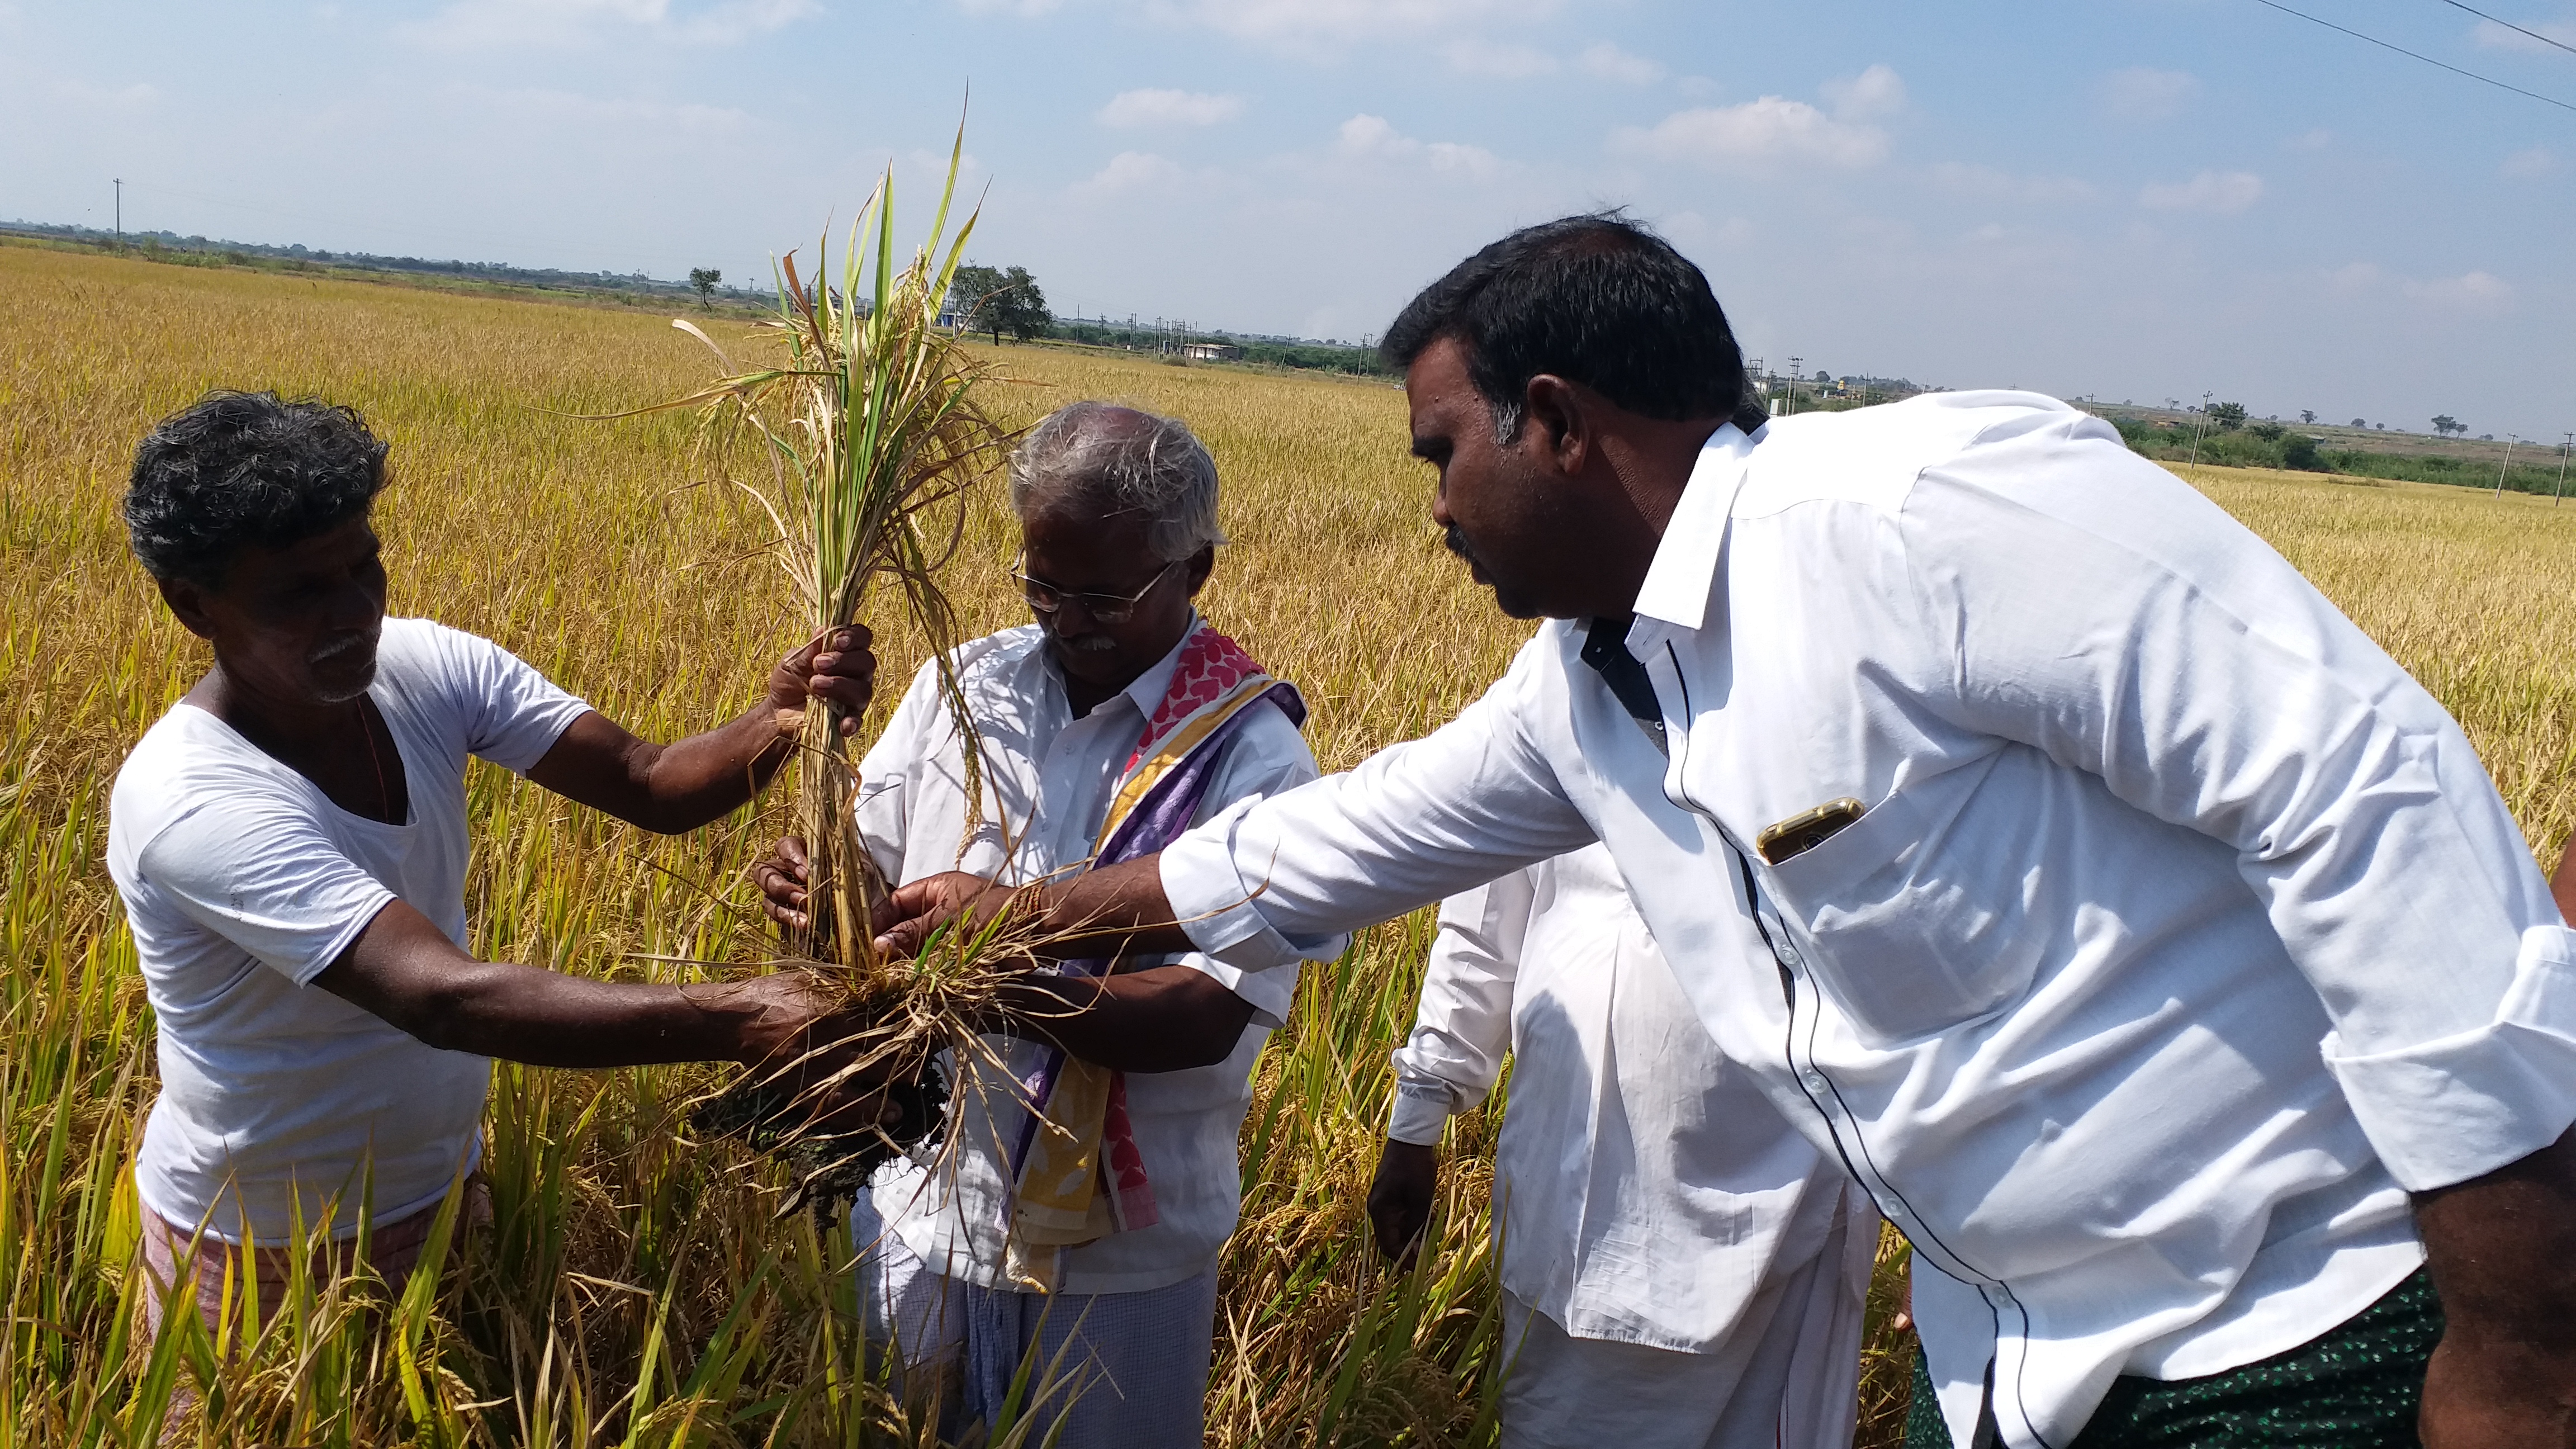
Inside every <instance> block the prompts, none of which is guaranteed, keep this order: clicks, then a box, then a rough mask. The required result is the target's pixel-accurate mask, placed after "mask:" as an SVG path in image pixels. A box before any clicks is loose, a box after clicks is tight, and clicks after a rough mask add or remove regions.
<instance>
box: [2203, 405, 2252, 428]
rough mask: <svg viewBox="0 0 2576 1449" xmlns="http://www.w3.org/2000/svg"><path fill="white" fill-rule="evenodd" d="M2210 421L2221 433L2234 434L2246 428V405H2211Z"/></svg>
mask: <svg viewBox="0 0 2576 1449" xmlns="http://www.w3.org/2000/svg"><path fill="white" fill-rule="evenodd" d="M2209 420H2210V421H2211V422H2213V423H2215V424H2217V425H2218V430H2219V431H2220V432H2222V433H2232V432H2234V431H2236V430H2237V429H2238V428H2241V427H2243V426H2245V404H2243V403H2232V402H2223V403H2211V404H2210V405H2209Z"/></svg>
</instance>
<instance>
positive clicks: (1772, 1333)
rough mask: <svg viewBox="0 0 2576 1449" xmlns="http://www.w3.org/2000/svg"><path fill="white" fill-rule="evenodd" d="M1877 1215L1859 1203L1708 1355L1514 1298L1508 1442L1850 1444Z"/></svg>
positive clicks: (1525, 1445) (1509, 1329)
mask: <svg viewBox="0 0 2576 1449" xmlns="http://www.w3.org/2000/svg"><path fill="white" fill-rule="evenodd" d="M1877 1253H1878V1215H1877V1214H1876V1213H1875V1212H1871V1211H1867V1210H1866V1209H1865V1208H1863V1209H1862V1210H1858V1211H1854V1210H1850V1209H1849V1208H1848V1207H1847V1208H1846V1210H1845V1211H1844V1212H1842V1213H1840V1214H1838V1215H1837V1217H1836V1221H1835V1224H1834V1228H1833V1231H1832V1233H1831V1234H1830V1235H1829V1236H1828V1237H1827V1238H1826V1240H1825V1242H1824V1244H1823V1246H1822V1247H1821V1248H1820V1249H1819V1250H1818V1252H1817V1253H1816V1255H1815V1256H1814V1257H1812V1258H1810V1259H1808V1260H1807V1261H1806V1263H1805V1264H1803V1265H1802V1266H1800V1267H1797V1268H1795V1269H1792V1270H1790V1271H1788V1272H1785V1273H1775V1274H1774V1275H1773V1276H1772V1277H1771V1278H1770V1279H1769V1281H1767V1282H1765V1283H1764V1284H1763V1286H1762V1289H1761V1291H1760V1292H1759V1293H1758V1294H1756V1295H1755V1297H1754V1298H1753V1300H1752V1301H1751V1302H1750V1303H1749V1304H1747V1305H1746V1307H1745V1309H1744V1316H1743V1318H1742V1319H1741V1320H1739V1322H1738V1325H1737V1327H1736V1328H1735V1330H1734V1331H1733V1332H1730V1333H1729V1334H1728V1335H1727V1336H1726V1340H1725V1342H1724V1343H1722V1344H1721V1345H1719V1346H1718V1347H1717V1348H1716V1349H1715V1350H1713V1351H1711V1352H1708V1353H1676V1352H1674V1351H1672V1350H1670V1349H1661V1348H1649V1347H1646V1346H1644V1345H1642V1344H1634V1343H1619V1342H1614V1341H1610V1340H1606V1339H1596V1338H1574V1337H1571V1336H1569V1335H1568V1334H1567V1333H1566V1331H1565V1330H1564V1329H1563V1328H1562V1327H1559V1326H1558V1325H1557V1324H1556V1322H1555V1321H1554V1320H1552V1319H1550V1318H1548V1317H1547V1316H1546V1315H1545V1314H1543V1313H1537V1312H1533V1311H1532V1310H1531V1309H1530V1307H1529V1306H1528V1305H1527V1304H1526V1303H1523V1302H1522V1301H1521V1300H1520V1299H1519V1298H1518V1297H1516V1296H1514V1295H1513V1294H1511V1293H1509V1292H1506V1293H1505V1294H1504V1295H1503V1352H1504V1353H1505V1354H1506V1355H1510V1356H1511V1360H1510V1368H1509V1370H1508V1371H1507V1373H1506V1376H1505V1378H1504V1380H1503V1404H1502V1421H1503V1422H1502V1446H1503V1449H1599V1446H1605V1445H1606V1446H1615V1449H1850V1445H1851V1442H1852V1435H1853V1433H1854V1431H1855V1430H1856V1429H1857V1427H1858V1422H1857V1421H1858V1416H1859V1403H1858V1400H1857V1398H1856V1397H1855V1395H1854V1393H1853V1375H1854V1372H1855V1366H1856V1365H1857V1364H1858V1363H1859V1360H1860V1341H1861V1320H1862V1315H1863V1312H1864V1310H1865V1309H1866V1307H1867V1304H1868V1296H1869V1279H1870V1269H1871V1266H1872V1264H1873V1263H1874V1262H1875V1261H1876V1259H1877Z"/></svg>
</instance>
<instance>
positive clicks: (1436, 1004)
mask: <svg viewBox="0 0 2576 1449" xmlns="http://www.w3.org/2000/svg"><path fill="white" fill-rule="evenodd" d="M1536 885H1537V882H1536V881H1535V879H1534V878H1533V872H1532V871H1531V870H1517V871H1514V872H1512V873H1511V874H1510V875H1507V876H1503V877H1501V878H1500V879H1497V880H1494V881H1491V882H1488V883H1487V884H1485V885H1481V886H1477V887H1476V888H1474V889H1473V890H1466V891H1461V892H1459V893H1458V894H1456V895H1454V896H1451V897H1450V898H1449V899H1447V900H1445V901H1442V902H1441V903H1440V933H1439V935H1438V937H1437V938H1435V939H1434V940H1433V941H1432V943H1431V957H1430V960H1429V961H1428V962H1427V963H1426V964H1425V966H1424V969H1423V973H1422V1001H1421V1005H1420V1006H1419V1007H1418V1008H1417V1009H1416V1010H1415V1012H1414V1017H1413V1034H1412V1035H1411V1036H1409V1037H1407V1038H1406V1039H1405V1043H1404V1045H1403V1046H1400V1047H1398V1048H1396V1051H1395V1101H1394V1104H1393V1106H1392V1108H1391V1110H1390V1111H1389V1114H1388V1122H1387V1129H1386V1135H1387V1136H1389V1137H1391V1138H1393V1139H1394V1140H1396V1141H1398V1142H1410V1143H1414V1144H1417V1145H1421V1146H1428V1145H1430V1144H1433V1143H1436V1142H1438V1141H1439V1140H1440V1129H1441V1127H1442V1125H1443V1124H1445V1123H1446V1122H1447V1121H1448V1120H1449V1118H1450V1116H1451V1115H1452V1114H1454V1113H1457V1112H1459V1111H1462V1110H1464V1109H1465V1108H1467V1107H1469V1106H1471V1105H1473V1104H1474V1103H1475V1102H1477V1101H1478V1100H1480V1099H1482V1098H1483V1097H1484V1095H1485V1094H1486V1093H1488V1092H1491V1091H1492V1090H1493V1089H1494V1082H1495V1080H1496V1079H1497V1078H1499V1077H1500V1076H1501V1075H1502V1071H1503V1054H1504V1053H1505V1052H1507V1051H1509V1050H1510V1049H1511V1044H1512V998H1513V993H1514V991H1515V989H1516V987H1517V985H1518V982H1519V978H1520V964H1521V946H1522V943H1523V942H1524V940H1525V939H1526V938H1527V936H1528V934H1529V921H1530V906H1531V904H1532V902H1533V901H1534V899H1535V898H1536Z"/></svg>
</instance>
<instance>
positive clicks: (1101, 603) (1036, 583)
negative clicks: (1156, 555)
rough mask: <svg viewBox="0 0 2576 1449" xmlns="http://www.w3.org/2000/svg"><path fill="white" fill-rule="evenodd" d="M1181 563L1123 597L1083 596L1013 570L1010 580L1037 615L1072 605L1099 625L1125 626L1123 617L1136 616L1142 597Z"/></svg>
mask: <svg viewBox="0 0 2576 1449" xmlns="http://www.w3.org/2000/svg"><path fill="white" fill-rule="evenodd" d="M1182 562H1183V561H1182V560H1180V559H1174V560H1172V561H1171V562H1170V563H1167V564H1165V565H1163V566H1162V567H1161V568H1159V569H1156V570H1155V571H1154V576H1153V577H1152V578H1150V579H1148V580H1146V581H1145V587H1143V588H1141V589H1138V590H1137V591H1136V592H1134V593H1132V594H1127V595H1124V596H1121V595H1118V594H1086V593H1081V592H1077V591H1075V590H1072V589H1059V588H1057V587H1056V586H1055V585H1053V584H1050V583H1045V582H1042V581H1040V580H1037V579H1033V578H1030V577H1029V576H1028V575H1027V574H1024V573H1021V572H1020V571H1019V570H1018V569H1016V568H1015V569H1013V570H1011V577H1012V578H1015V579H1017V580H1019V581H1020V597H1021V598H1023V599H1026V600H1028V604H1029V607H1030V608H1031V609H1034V610H1036V611H1037V612H1038V613H1041V614H1052V613H1054V612H1055V611H1056V610H1058V609H1061V608H1063V607H1064V606H1065V605H1066V604H1067V603H1075V604H1080V605H1081V606H1082V612H1084V613H1086V614H1089V615H1090V616H1091V617H1092V618H1093V619H1094V620H1096V621H1098V622H1100V623H1103V624H1124V623H1126V622H1127V617H1128V616H1129V615H1130V614H1133V613H1135V612H1136V606H1137V605H1138V604H1141V603H1143V602H1145V596H1146V595H1147V594H1150V593H1152V592H1154V586H1155V585H1157V584H1159V583H1161V582H1162V581H1163V576H1164V575H1165V574H1168V573H1170V572H1171V571H1172V570H1174V569H1176V568H1179V567H1180V566H1181V564H1182Z"/></svg>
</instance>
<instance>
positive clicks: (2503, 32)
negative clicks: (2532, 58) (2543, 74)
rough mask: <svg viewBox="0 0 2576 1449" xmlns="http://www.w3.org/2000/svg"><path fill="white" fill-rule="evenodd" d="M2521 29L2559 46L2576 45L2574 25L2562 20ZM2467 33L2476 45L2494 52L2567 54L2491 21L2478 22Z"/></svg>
mask: <svg viewBox="0 0 2576 1449" xmlns="http://www.w3.org/2000/svg"><path fill="white" fill-rule="evenodd" d="M2522 29H2523V30H2532V31H2537V32H2539V33H2540V34H2542V35H2546V36H2548V37H2549V40H2555V41H2557V42H2559V43H2560V44H2561V45H2576V23H2570V22H2568V21H2564V20H2562V21H2558V22H2557V23H2555V24H2552V23H2549V22H2547V21H2543V22H2541V23H2539V24H2535V25H2526V26H2524V27H2523V28H2522ZM2469 33H2470V34H2471V35H2473V36H2475V37H2477V42H2478V44H2480V45H2484V46H2489V47H2492V48H2494V49H2496V50H2520V51H2528V52H2530V53H2531V54H2534V55H2565V54H2566V53H2567V52H2565V51H2563V50H2560V49H2559V48H2558V46H2556V45H2551V44H2550V43H2549V40H2534V39H2532V38H2531V37H2530V36H2528V35H2525V34H2523V33H2522V31H2521V30H2516V29H2514V28H2513V27H2512V26H2510V25H2498V24H2497V23H2495V22H2494V21H2492V20H2480V21H2479V22H2478V23H2477V25H2476V27H2475V28H2473V29H2472V30H2470V32H2469Z"/></svg>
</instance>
